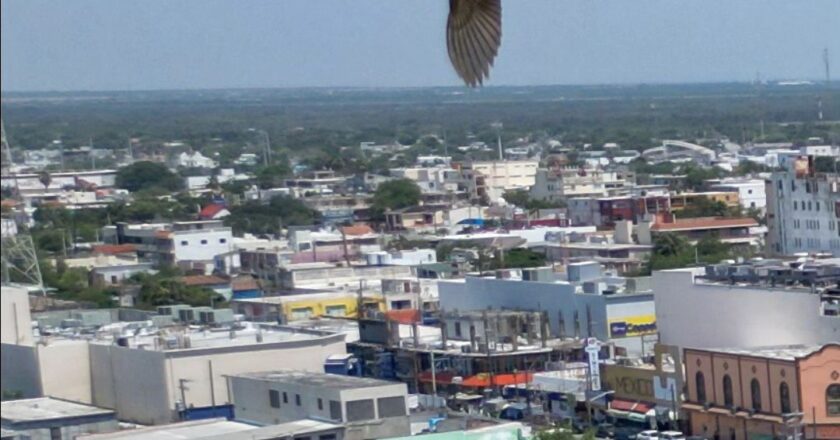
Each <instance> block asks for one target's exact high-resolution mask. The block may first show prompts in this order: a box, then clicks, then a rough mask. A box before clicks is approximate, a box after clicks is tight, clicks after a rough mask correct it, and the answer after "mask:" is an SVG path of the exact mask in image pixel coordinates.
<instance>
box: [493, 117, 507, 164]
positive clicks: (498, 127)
mask: <svg viewBox="0 0 840 440" xmlns="http://www.w3.org/2000/svg"><path fill="white" fill-rule="evenodd" d="M490 126H491V127H493V128H495V129H496V144H497V146H498V147H499V160H505V157H504V154H503V153H502V123H501V122H494V123H492V124H490Z"/></svg>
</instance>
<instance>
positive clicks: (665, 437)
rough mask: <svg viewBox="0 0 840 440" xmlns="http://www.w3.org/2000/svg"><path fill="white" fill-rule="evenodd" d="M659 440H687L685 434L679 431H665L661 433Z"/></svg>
mask: <svg viewBox="0 0 840 440" xmlns="http://www.w3.org/2000/svg"><path fill="white" fill-rule="evenodd" d="M659 440H686V438H685V434H683V433H682V432H679V431H664V432H661V433H659Z"/></svg>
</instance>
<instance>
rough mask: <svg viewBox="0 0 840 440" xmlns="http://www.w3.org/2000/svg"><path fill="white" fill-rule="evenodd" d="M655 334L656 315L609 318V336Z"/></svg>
mask: <svg viewBox="0 0 840 440" xmlns="http://www.w3.org/2000/svg"><path fill="white" fill-rule="evenodd" d="M652 334H656V315H637V316H627V317H625V318H617V319H611V320H610V338H626V337H628V336H642V335H652Z"/></svg>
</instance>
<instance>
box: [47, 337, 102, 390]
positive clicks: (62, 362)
mask: <svg viewBox="0 0 840 440" xmlns="http://www.w3.org/2000/svg"><path fill="white" fill-rule="evenodd" d="M37 351H38V354H37V356H38V364H39V365H40V371H41V389H42V392H43V394H44V395H45V396H50V397H56V398H59V399H66V400H73V401H76V402H81V403H86V404H91V403H93V397H92V395H91V391H90V390H91V379H90V351H89V344H88V342H87V341H60V342H55V343H52V344H49V345H38V346H37Z"/></svg>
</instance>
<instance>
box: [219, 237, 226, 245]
mask: <svg viewBox="0 0 840 440" xmlns="http://www.w3.org/2000/svg"><path fill="white" fill-rule="evenodd" d="M219 243H221V244H225V243H227V238H220V239H219Z"/></svg>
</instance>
